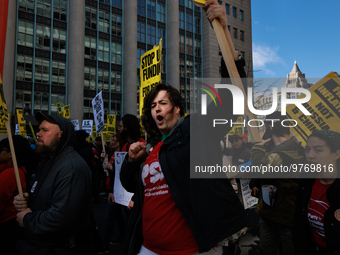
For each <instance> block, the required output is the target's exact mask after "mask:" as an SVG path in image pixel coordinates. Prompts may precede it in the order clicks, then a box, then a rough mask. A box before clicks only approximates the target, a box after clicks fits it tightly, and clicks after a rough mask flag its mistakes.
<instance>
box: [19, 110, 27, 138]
mask: <svg viewBox="0 0 340 255" xmlns="http://www.w3.org/2000/svg"><path fill="white" fill-rule="evenodd" d="M17 118H18V125H19V135H21V136H25V135H27V131H26V121H25V119H24V115H23V113H22V110H21V109H17Z"/></svg>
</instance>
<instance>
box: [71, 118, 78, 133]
mask: <svg viewBox="0 0 340 255" xmlns="http://www.w3.org/2000/svg"><path fill="white" fill-rule="evenodd" d="M71 122H72V124H73V126H74V130H75V131H78V130H79V121H78V120H71Z"/></svg>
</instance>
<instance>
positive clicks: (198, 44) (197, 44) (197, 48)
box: [195, 39, 201, 57]
mask: <svg viewBox="0 0 340 255" xmlns="http://www.w3.org/2000/svg"><path fill="white" fill-rule="evenodd" d="M195 56H196V57H201V41H200V40H197V39H195Z"/></svg>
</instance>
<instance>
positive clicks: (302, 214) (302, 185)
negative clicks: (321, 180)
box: [294, 178, 340, 255]
mask: <svg viewBox="0 0 340 255" xmlns="http://www.w3.org/2000/svg"><path fill="white" fill-rule="evenodd" d="M314 182H315V179H304V180H301V181H300V182H299V193H298V194H299V195H298V198H297V200H296V214H295V216H296V217H295V226H294V236H295V237H296V238H294V240H296V242H295V246H296V254H299V255H300V254H301V255H304V254H306V255H307V254H312V252H311V250H310V249H311V248H312V247H313V243H312V239H311V236H312V234H311V232H310V228H309V222H308V218H307V208H308V204H309V200H310V196H311V194H312V188H313V185H314ZM339 194H340V179H339V178H338V179H336V180H335V181H334V182H333V184H332V185H331V186H330V187H329V188H328V189H327V192H326V196H327V200H328V202H329V204H330V206H329V208H328V209H327V211H326V212H325V214H324V229H325V238H326V245H327V252H328V253H327V254H340V220H339V219H337V218H336V215H335V212H336V211H337V210H339V209H340V199H339Z"/></svg>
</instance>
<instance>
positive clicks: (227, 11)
mask: <svg viewBox="0 0 340 255" xmlns="http://www.w3.org/2000/svg"><path fill="white" fill-rule="evenodd" d="M225 12H226V13H227V14H230V5H229V4H225Z"/></svg>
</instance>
